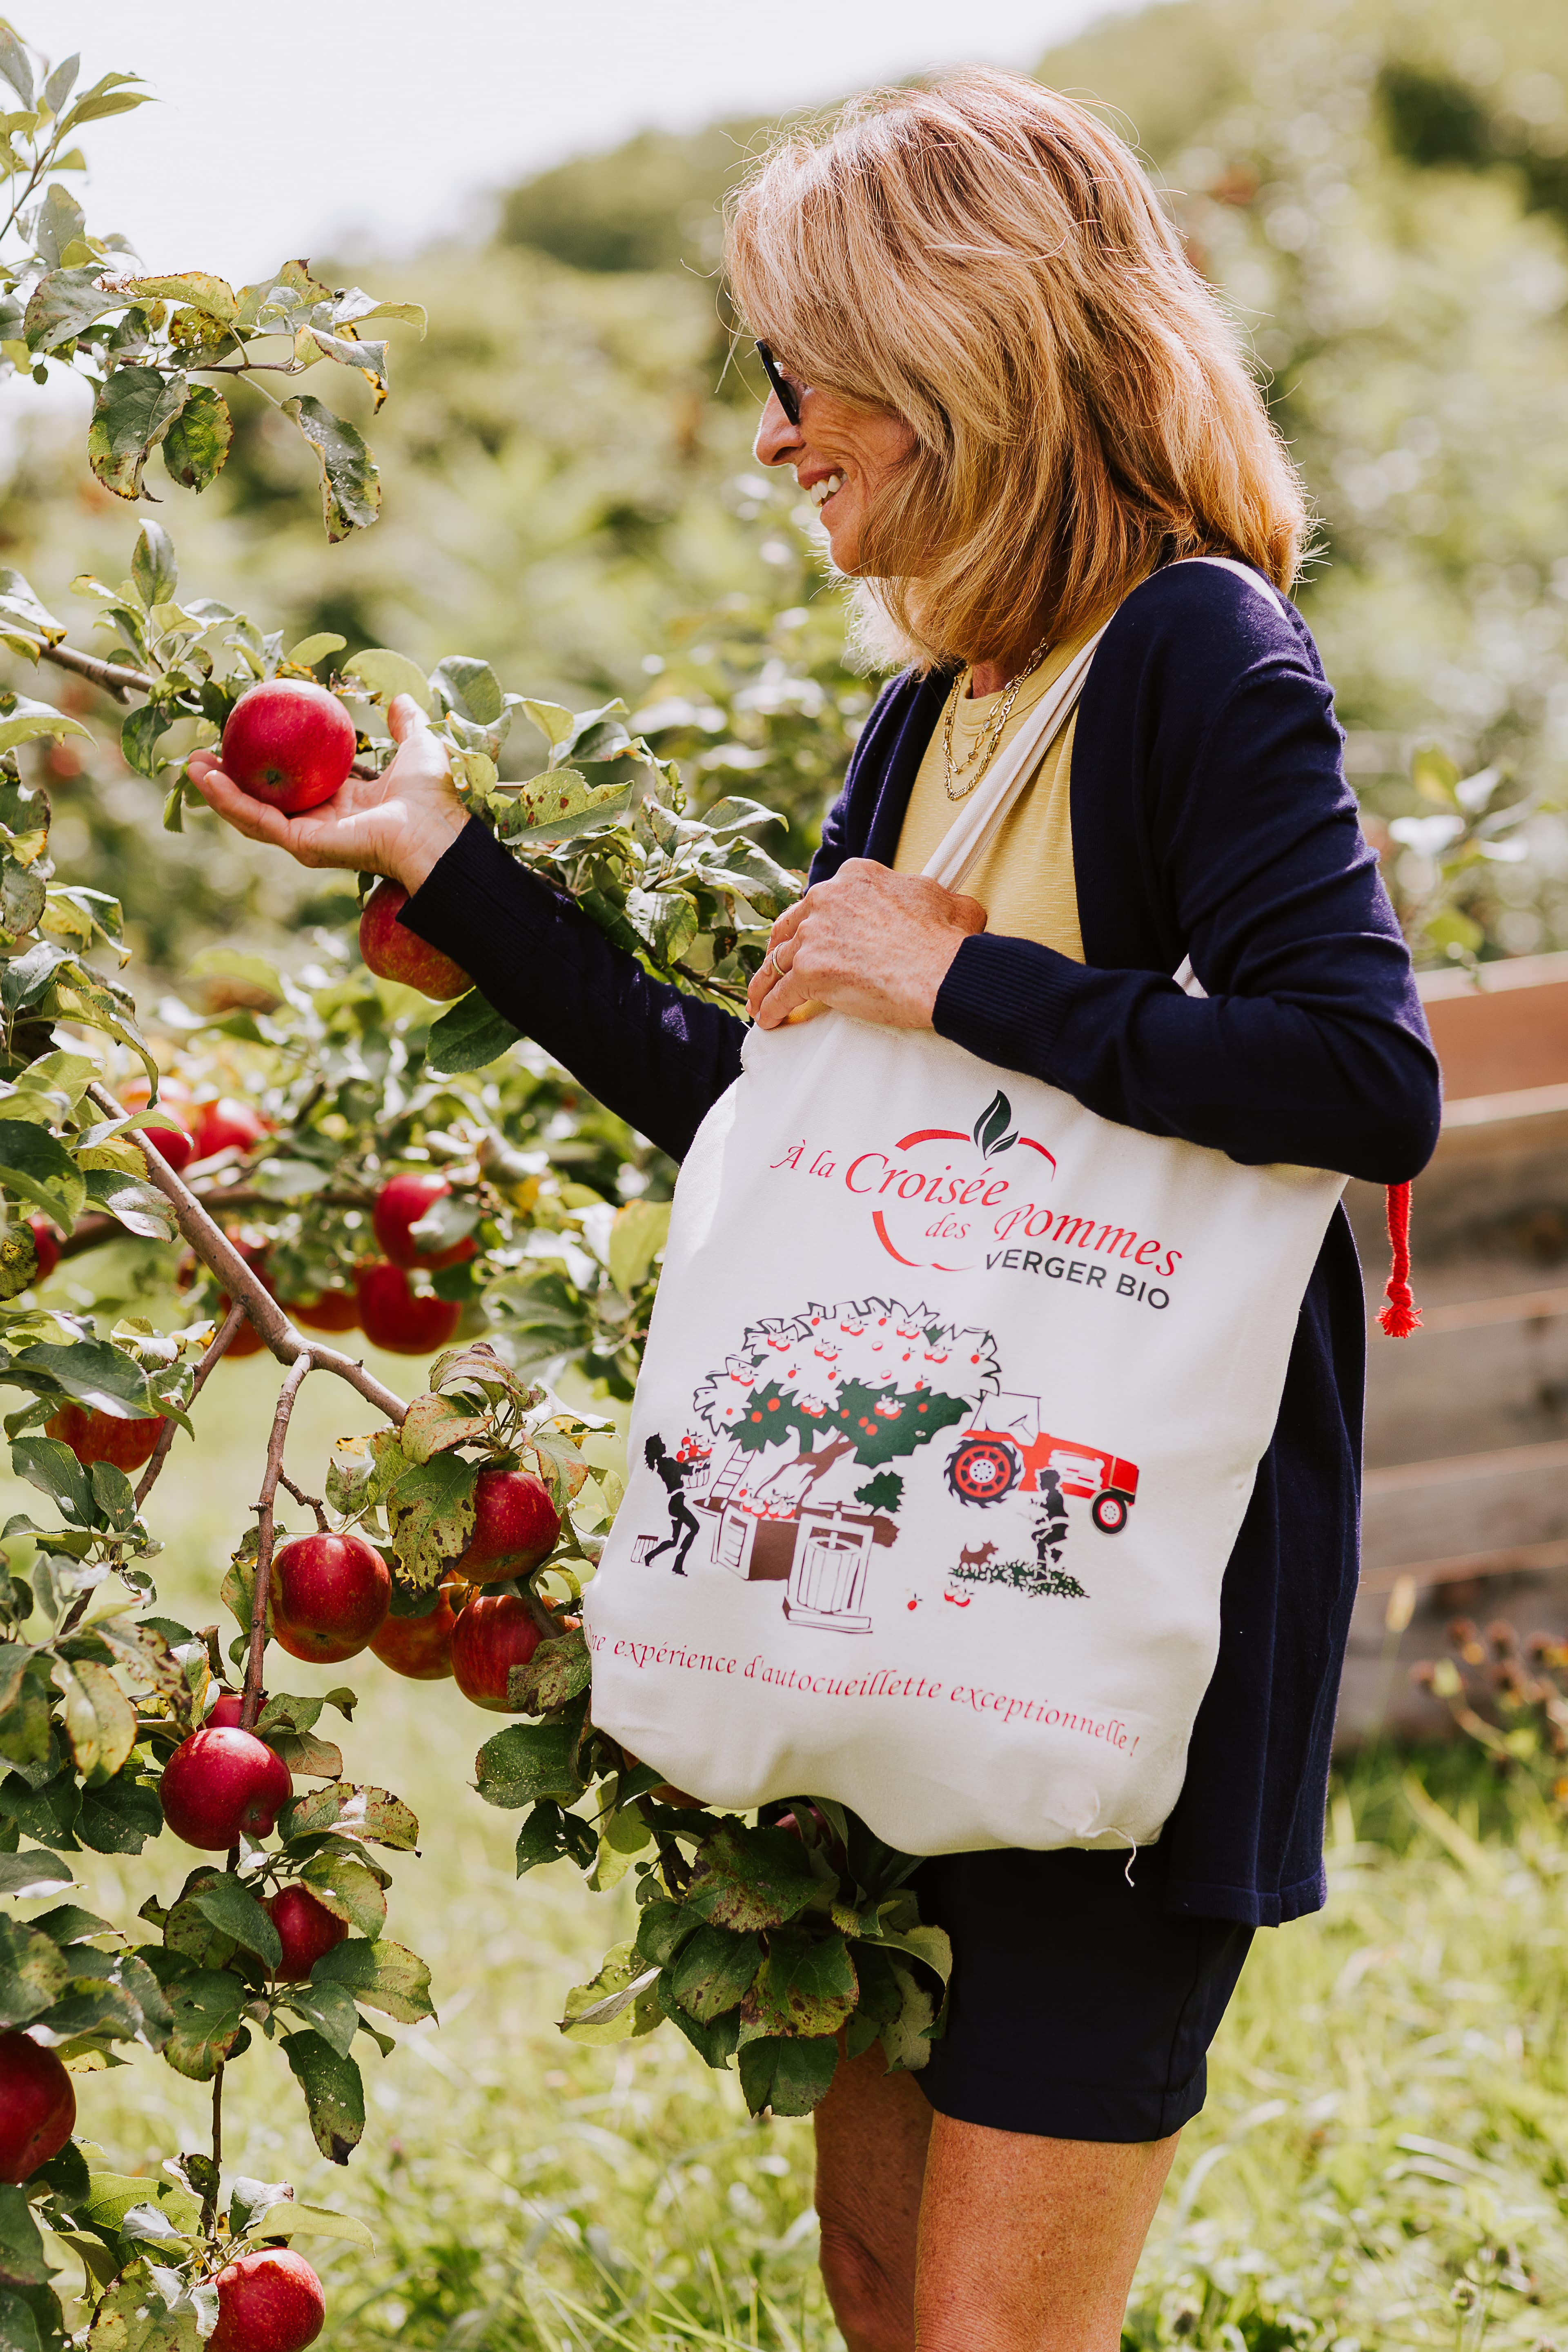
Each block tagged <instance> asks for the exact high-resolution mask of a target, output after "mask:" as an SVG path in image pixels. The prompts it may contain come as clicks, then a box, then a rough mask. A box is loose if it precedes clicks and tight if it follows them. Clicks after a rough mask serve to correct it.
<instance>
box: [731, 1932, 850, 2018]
mask: <svg viewBox="0 0 1568 2352" xmlns="http://www.w3.org/2000/svg"><path fill="white" fill-rule="evenodd" d="M856 1991H857V1984H856V1977H855V1965H854V1962H853V1961H852V1960H851V1959H850V1958H849V1951H848V1947H847V1945H846V1943H845V1941H844V1938H843V1937H842V1936H838V1935H830V1936H808V1935H806V1934H805V1933H804V1932H803V1931H802V1930H800V1929H798V1928H796V1929H785V1930H784V1931H783V1932H775V1933H774V1934H773V1935H771V1936H770V1937H769V1938H768V1957H767V1959H766V1961H765V1962H764V1964H763V1969H762V1971H761V1974H760V1975H759V1976H758V1978H757V1982H756V1988H755V1990H754V1991H753V1992H752V1997H751V1999H750V2000H748V2002H747V2004H746V2024H745V2026H743V2027H742V2035H743V2036H744V2035H746V2034H747V2032H748V2029H750V2030H752V2032H760V2033H764V2034H767V2033H796V2034H804V2035H808V2036H811V2035H817V2034H824V2033H837V2031H838V2028H839V2027H840V2026H841V2025H845V2024H847V2022H848V2021H849V2019H850V2017H851V2016H852V2015H853V2014H854V2010H855V1997H856Z"/></svg>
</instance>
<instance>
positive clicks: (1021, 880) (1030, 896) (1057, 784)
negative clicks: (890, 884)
mask: <svg viewBox="0 0 1568 2352" xmlns="http://www.w3.org/2000/svg"><path fill="white" fill-rule="evenodd" d="M1092 634H1093V632H1092V631H1091V630H1085V631H1084V633H1083V635H1081V636H1079V637H1075V638H1074V639H1073V641H1072V643H1071V644H1070V645H1065V646H1056V647H1054V648H1053V650H1052V651H1051V652H1050V653H1049V654H1047V656H1046V658H1045V660H1044V661H1043V662H1042V663H1041V664H1040V667H1038V669H1037V670H1031V671H1030V673H1029V675H1028V677H1026V679H1025V680H1024V683H1023V685H1022V686H1021V687H1020V688H1019V689H1018V697H1017V699H1016V702H1015V703H1014V705H1013V708H1012V709H1011V710H1010V711H1009V712H1008V714H1007V724H1006V726H1005V728H1004V729H1003V730H1002V740H1001V742H1000V744H999V745H998V746H997V749H996V752H995V754H994V759H1000V758H1001V756H1002V753H1003V751H1005V748H1006V746H1007V745H1008V744H1009V743H1010V742H1011V741H1012V740H1013V738H1014V736H1015V735H1016V733H1017V731H1018V730H1019V728H1020V727H1021V726H1022V725H1023V723H1024V720H1025V719H1026V716H1027V715H1028V713H1029V712H1030V711H1031V710H1032V709H1034V707H1035V705H1036V704H1037V702H1038V701H1039V700H1040V698H1041V697H1042V696H1043V695H1044V694H1046V693H1047V691H1048V690H1049V688H1051V687H1053V686H1054V685H1055V684H1056V682H1057V680H1058V677H1060V676H1061V674H1062V672H1063V670H1064V669H1066V667H1067V666H1068V662H1070V661H1071V659H1072V657H1073V656H1074V655H1075V654H1076V653H1077V652H1078V651H1079V648H1080V646H1084V645H1087V643H1088V642H1089V637H1090V635H1092ZM1000 701H1001V695H1000V694H983V695H977V696H973V697H970V696H965V697H964V698H963V699H962V700H961V701H960V702H959V704H958V706H957V710H956V714H955V717H954V719H953V728H952V758H953V765H954V767H955V768H956V769H957V770H958V772H959V775H960V778H961V780H962V778H963V774H964V771H965V763H966V761H968V759H969V757H970V754H971V753H972V752H973V750H974V747H975V744H976V741H977V740H978V739H979V737H980V734H981V732H982V730H983V729H984V726H985V723H986V720H987V719H989V718H990V716H991V714H992V713H993V711H994V710H995V709H996V707H997V704H998V703H999V702H1000ZM943 719H945V710H944V713H943V718H942V719H938V720H937V723H936V731H935V733H934V734H933V735H932V737H931V741H930V742H929V743H928V744H927V745H926V750H925V757H924V758H923V759H922V760H921V765H920V773H919V774H918V775H917V776H916V778H915V785H914V790H913V792H912V793H910V804H909V807H908V809H907V810H906V811H905V813H904V825H903V831H902V832H901V833H900V835H899V848H898V855H897V856H896V857H895V858H894V860H893V870H894V872H895V873H898V874H919V873H920V872H921V869H922V868H923V866H925V865H926V863H927V861H928V859H929V858H930V857H931V856H932V855H933V853H934V852H935V850H936V849H937V847H938V845H940V843H941V842H942V836H943V835H945V833H946V832H947V829H948V827H949V826H950V825H951V824H952V822H953V820H954V818H955V817H957V816H958V815H959V814H960V813H961V812H962V810H963V801H952V800H949V798H948V796H947V790H946V785H945V782H944V779H945V777H946V773H947V765H946V761H945V758H944V756H943V752H942V731H943ZM1077 724H1078V714H1077V712H1076V711H1075V712H1074V713H1073V716H1072V718H1071V719H1068V723H1067V725H1066V727H1065V728H1064V729H1063V730H1062V731H1061V733H1060V734H1059V735H1058V737H1057V739H1056V740H1055V742H1054V743H1052V744H1050V745H1049V746H1048V747H1047V750H1046V751H1045V753H1044V756H1043V757H1042V758H1041V760H1040V761H1039V762H1038V764H1037V767H1036V769H1035V772H1034V775H1033V776H1032V777H1031V779H1030V781H1029V782H1027V783H1026V785H1025V787H1024V789H1023V791H1022V792H1021V793H1019V795H1018V797H1017V799H1016V801H1015V802H1014V803H1013V805H1012V807H1011V808H1010V809H1009V810H1008V812H1007V814H1006V816H1005V818H1004V819H1003V822H1002V824H1001V827H1000V829H999V831H998V832H997V833H996V834H995V835H994V836H993V838H992V839H991V840H990V841H989V842H988V843H987V844H986V845H985V848H984V850H983V851H982V853H981V855H980V856H979V857H978V858H977V859H976V860H975V862H974V864H973V866H971V867H970V869H969V872H968V873H967V874H966V875H965V876H964V877H963V881H962V882H961V883H960V885H959V888H960V889H961V890H962V891H963V894H964V895H965V897H966V898H978V899H979V901H980V903H981V905H982V906H983V907H984V909H985V912H986V914H987V916H988V917H989V918H990V923H989V928H990V929H992V930H994V931H995V932H998V933H999V934H1000V935H1001V936H1002V937H1003V938H1004V939H1013V940H1037V942H1038V943H1039V944H1040V946H1042V947H1047V948H1055V949H1056V950H1057V951H1058V954H1059V955H1065V956H1070V957H1071V958H1072V961H1074V963H1081V962H1082V961H1083V940H1082V938H1081V936H1080V934H1079V927H1078V889H1077V886H1076V883H1075V881H1074V877H1073V864H1072V811H1071V802H1070V784H1071V777H1072V739H1073V730H1074V728H1075V727H1076V726H1077ZM993 764H994V762H993ZM987 773H989V770H987ZM975 789H977V790H978V785H976V787H975ZM964 798H965V799H967V798H968V794H967V793H965V795H964Z"/></svg>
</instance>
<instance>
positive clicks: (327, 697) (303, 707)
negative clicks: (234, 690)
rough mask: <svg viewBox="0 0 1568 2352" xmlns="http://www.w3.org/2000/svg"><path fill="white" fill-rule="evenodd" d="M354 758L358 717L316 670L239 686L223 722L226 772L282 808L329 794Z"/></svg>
mask: <svg viewBox="0 0 1568 2352" xmlns="http://www.w3.org/2000/svg"><path fill="white" fill-rule="evenodd" d="M353 759H354V724H353V719H351V718H350V717H349V714H348V712H347V711H346V710H345V709H343V706H342V703H341V702H340V701H339V700H338V698H337V696H336V695H335V694H329V693H328V691H327V689H326V688H325V687H324V686H318V685H317V684H316V683H315V681H314V679H313V678H304V677H269V678H268V679H267V680H265V682H264V683H263V684H261V685H259V686H253V687H251V688H249V689H248V691H247V693H245V694H242V695H241V697H240V698H239V700H238V701H237V703H236V704H235V706H234V709H232V710H231V711H230V712H229V714H228V720H227V724H226V726H225V728H224V730H223V772H224V774H225V775H226V776H227V777H228V778H229V780H230V782H233V783H237V785H238V786H239V789H240V791H241V792H242V793H249V794H250V796H251V798H252V800H258V801H266V802H268V803H269V804H270V805H271V806H272V807H273V808H275V809H281V810H282V812H283V814H284V815H285V816H298V814H300V810H301V809H311V808H317V807H319V806H320V804H321V802H322V801H330V800H331V797H332V794H333V793H335V792H336V791H337V789H338V787H339V785H340V784H341V783H342V781H343V779H344V777H345V776H346V775H347V774H348V772H349V770H350V769H351V768H352V767H353Z"/></svg>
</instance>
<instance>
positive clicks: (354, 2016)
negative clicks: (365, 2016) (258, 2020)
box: [288, 1983, 360, 2058]
mask: <svg viewBox="0 0 1568 2352" xmlns="http://www.w3.org/2000/svg"><path fill="white" fill-rule="evenodd" d="M288 2000H289V2007H290V2009H292V2010H293V2011H295V2013H296V2014H297V2015H298V2016H300V2017H301V2018H303V2020H304V2021H305V2023H306V2024H307V2025H309V2026H312V2027H314V2029H315V2031H316V2032H318V2033H319V2034H320V2035H321V2039H322V2041H323V2042H328V2043H330V2044H331V2047H332V2049H334V2050H335V2051H336V2052H337V2053H338V2056H339V2057H340V2058H348V2057H351V2056H352V2055H353V2046H354V2035H355V2034H356V2033H357V2032H359V2030H360V2013H359V2011H358V2010H357V2009H356V2008H355V2007H354V2005H353V1995H352V1994H350V1993H348V1992H347V1991H345V1990H344V1989H343V1987H342V1985H335V1984H315V1983H311V1984H300V1985H290V1986H289V1990H288Z"/></svg>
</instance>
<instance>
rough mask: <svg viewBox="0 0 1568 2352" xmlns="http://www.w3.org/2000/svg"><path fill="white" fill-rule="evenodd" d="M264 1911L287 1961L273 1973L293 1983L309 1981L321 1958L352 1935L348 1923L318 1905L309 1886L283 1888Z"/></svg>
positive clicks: (266, 1905) (282, 1962) (283, 1961)
mask: <svg viewBox="0 0 1568 2352" xmlns="http://www.w3.org/2000/svg"><path fill="white" fill-rule="evenodd" d="M262 1909H263V1910H264V1911H265V1912H266V1913H267V1916H268V1918H269V1919H270V1920H271V1922H272V1924H273V1926H274V1927H276V1928H277V1930H278V1940H279V1943H280V1944H281V1945H282V1947H283V1958H281V1960H279V1963H278V1966H277V1968H276V1969H274V1971H273V1973H274V1975H275V1976H277V1977H279V1978H281V1979H289V1980H290V1981H292V1980H293V1979H296V1978H299V1977H308V1976H309V1975H310V1970H311V1969H313V1968H314V1967H315V1965H316V1962H317V1961H318V1960H319V1959H320V1958H321V1954H322V1953H323V1952H330V1951H331V1948H332V1946H333V1945H334V1944H341V1943H342V1940H343V1937H345V1936H346V1935H347V1934H348V1932H349V1927H348V1921H347V1920H346V1919H340V1918H338V1917H337V1916H336V1915H335V1913H333V1912H331V1911H329V1910H328V1908H327V1906H326V1905H325V1904H324V1903H318V1902H317V1900H316V1898H315V1896H314V1895H312V1894H311V1892H310V1888H309V1887H308V1886H300V1885H289V1886H280V1887H279V1890H278V1892H277V1894H276V1895H273V1896H272V1897H271V1898H270V1900H269V1901H268V1902H267V1903H264V1904H263V1905H262Z"/></svg>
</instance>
